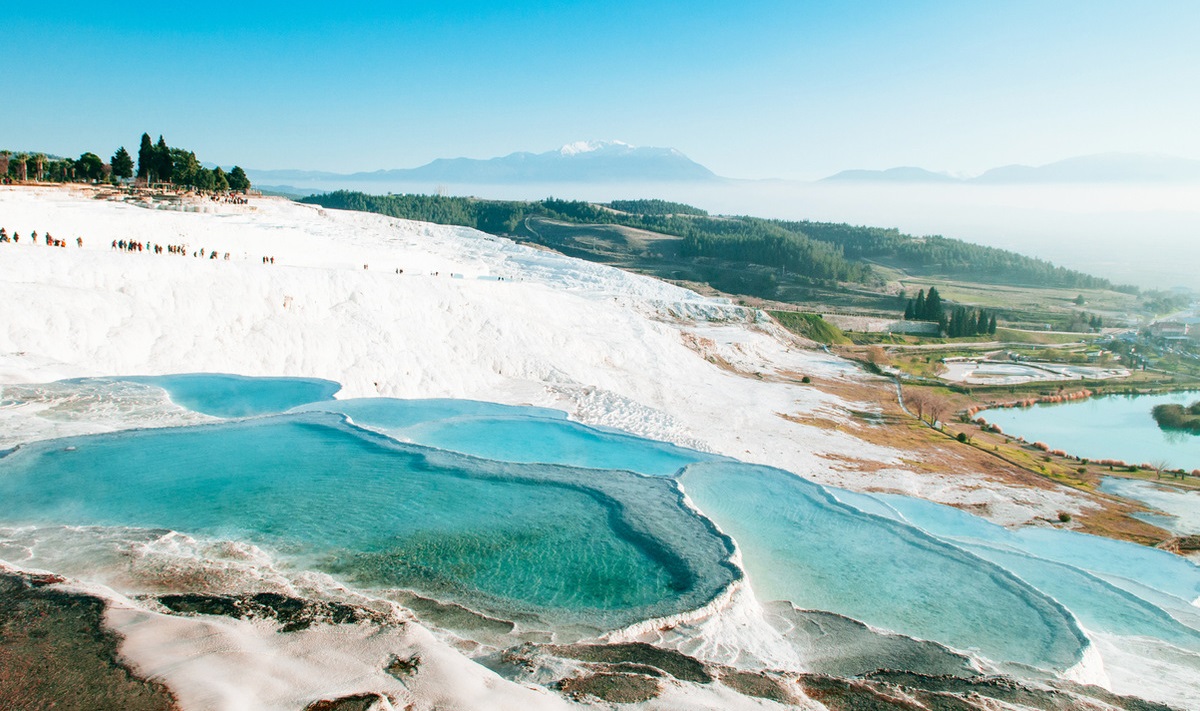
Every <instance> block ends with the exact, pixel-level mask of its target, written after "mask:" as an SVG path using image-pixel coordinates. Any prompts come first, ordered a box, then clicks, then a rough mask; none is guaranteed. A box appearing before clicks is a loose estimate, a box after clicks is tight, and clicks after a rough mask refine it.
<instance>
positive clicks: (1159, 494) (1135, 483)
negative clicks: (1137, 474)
mask: <svg viewBox="0 0 1200 711" xmlns="http://www.w3.org/2000/svg"><path fill="white" fill-rule="evenodd" d="M1192 481H1194V479H1193V480H1192ZM1100 490H1101V491H1103V492H1105V493H1108V494H1116V495H1117V496H1124V497H1126V498H1129V499H1135V500H1137V501H1141V502H1142V503H1145V504H1149V505H1150V506H1153V507H1154V508H1156V509H1158V510H1159V511H1162V512H1163V513H1164V514H1166V515H1155V514H1150V515H1149V517H1152V518H1149V520H1150V521H1151V522H1152V523H1154V525H1156V526H1161V527H1163V528H1165V529H1167V530H1168V531H1171V532H1173V533H1177V534H1179V535H1181V536H1186V535H1191V534H1197V533H1200V491H1196V490H1192V491H1184V490H1181V489H1176V488H1173V487H1167V486H1159V485H1157V484H1155V483H1154V482H1152V481H1139V480H1136V479H1122V478H1119V477H1112V476H1106V477H1104V478H1103V479H1101V480H1100Z"/></svg>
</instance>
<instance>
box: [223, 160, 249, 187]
mask: <svg viewBox="0 0 1200 711" xmlns="http://www.w3.org/2000/svg"><path fill="white" fill-rule="evenodd" d="M228 178H229V189H230V190H249V189H250V179H249V178H247V177H246V171H244V170H242V169H241V166H236V165H235V166H233V168H232V169H231V170H230V171H229V176H228Z"/></svg>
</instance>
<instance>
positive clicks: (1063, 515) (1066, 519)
mask: <svg viewBox="0 0 1200 711" xmlns="http://www.w3.org/2000/svg"><path fill="white" fill-rule="evenodd" d="M1058 520H1059V521H1061V522H1063V523H1070V522H1071V514H1069V513H1067V512H1066V511H1059V512H1058Z"/></svg>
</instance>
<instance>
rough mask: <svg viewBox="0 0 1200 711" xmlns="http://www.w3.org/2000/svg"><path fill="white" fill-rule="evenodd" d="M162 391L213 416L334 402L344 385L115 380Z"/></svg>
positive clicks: (202, 378) (212, 377)
mask: <svg viewBox="0 0 1200 711" xmlns="http://www.w3.org/2000/svg"><path fill="white" fill-rule="evenodd" d="M115 379H119V380H124V381H128V382H132V383H144V384H146V385H153V386H154V387H158V388H162V389H163V390H166V391H167V394H168V395H170V397H171V401H172V402H174V403H175V404H176V405H179V406H180V407H185V408H187V409H189V410H192V411H194V412H200V413H203V414H205V415H212V416H213V417H255V416H258V415H273V414H276V413H279V412H284V411H286V410H290V409H291V408H293V407H296V406H298V405H303V404H305V403H309V402H317V401H319V400H331V399H333V396H334V394H335V393H337V391H338V390H341V389H342V386H341V385H339V384H337V383H335V382H333V381H331V380H317V379H315V378H249V377H245V376H242V375H225V374H221V373H186V374H182V375H146V376H127V377H121V378H115Z"/></svg>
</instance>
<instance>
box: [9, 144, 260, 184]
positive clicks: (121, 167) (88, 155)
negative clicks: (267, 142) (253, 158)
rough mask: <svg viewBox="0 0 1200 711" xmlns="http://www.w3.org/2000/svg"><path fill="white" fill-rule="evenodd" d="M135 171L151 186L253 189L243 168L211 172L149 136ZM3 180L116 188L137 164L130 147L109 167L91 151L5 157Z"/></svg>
mask: <svg viewBox="0 0 1200 711" xmlns="http://www.w3.org/2000/svg"><path fill="white" fill-rule="evenodd" d="M136 167H137V177H138V179H140V180H144V181H146V182H147V183H171V184H172V185H176V186H180V187H188V188H195V189H197V190H205V191H209V192H244V191H246V190H249V189H250V179H249V178H247V177H246V171H244V170H243V169H242V168H241V167H239V166H236V165H235V166H234V167H233V168H232V169H231V170H230V171H229V172H228V173H226V172H225V170H224V169H222V168H220V167H219V166H218V167H217V168H214V169H209V168H206V167H204V166H202V165H200V161H199V160H197V158H196V154H195V153H193V152H192V151H189V150H185V149H182V148H171V147H169V146H167V143H166V141H165V140H164V139H163V137H162V136H161V135H160V136H159V137H158V143H153V142H151V140H150V135H149V134H148V133H143V134H142V140H141V147H140V148H139V149H138V157H137V166H136ZM0 176H5V177H7V178H8V179H9V180H12V181H17V182H24V181H27V180H34V181H39V182H41V181H48V182H56V183H69V182H102V181H108V182H112V183H117V182H119V181H120V180H129V179H131V178H133V177H134V162H133V156H131V155H130V154H129V151H128V150H126V149H125V146H121V147H119V148H117V150H116V152H115V153H113V155H112V158H111V159H110V160H109V162H108V163H105V162H104V159H103V158H101V157H100V156H99V155H97V154H96V153H93V152H90V151H87V152H84V153H82V154H81V155H80V156H79V158H76V159H73V158H62V157H55V156H48V155H47V154H45V153H22V152H18V153H14V152H12V151H0Z"/></svg>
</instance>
